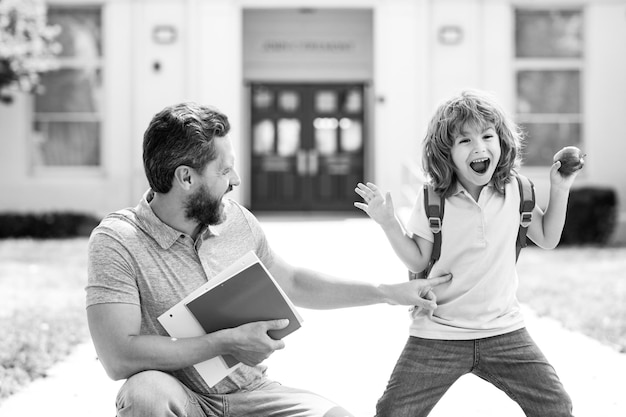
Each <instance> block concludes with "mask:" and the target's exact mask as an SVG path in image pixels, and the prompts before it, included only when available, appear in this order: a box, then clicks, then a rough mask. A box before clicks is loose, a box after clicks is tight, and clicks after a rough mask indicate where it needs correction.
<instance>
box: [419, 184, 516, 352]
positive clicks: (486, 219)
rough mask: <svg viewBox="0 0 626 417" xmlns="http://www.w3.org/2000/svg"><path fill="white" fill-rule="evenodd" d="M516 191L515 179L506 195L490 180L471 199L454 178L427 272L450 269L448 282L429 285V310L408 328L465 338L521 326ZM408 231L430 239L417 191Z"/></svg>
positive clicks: (431, 336)
mask: <svg viewBox="0 0 626 417" xmlns="http://www.w3.org/2000/svg"><path fill="white" fill-rule="evenodd" d="M519 203H520V194H519V190H518V188H517V186H516V182H515V181H511V182H509V183H508V184H507V185H506V187H505V195H504V196H503V195H502V194H500V193H498V192H497V191H496V190H495V188H494V187H493V186H492V185H491V184H490V185H487V186H485V187H484V188H483V189H482V191H481V193H480V195H479V198H478V201H475V200H474V199H473V198H472V196H471V195H470V194H469V193H468V192H467V191H466V190H465V189H464V188H463V187H462V186H461V185H460V184H458V183H457V186H456V190H455V191H454V192H453V193H452V195H451V196H450V197H448V198H446V201H445V207H444V216H443V220H442V230H441V236H442V237H441V239H442V245H441V257H440V258H439V260H438V261H437V262H436V263H435V265H434V266H433V268H432V271H431V273H430V276H439V275H443V274H446V273H448V272H451V273H452V275H453V277H452V280H451V281H450V282H448V283H445V284H442V285H440V286H437V287H435V288H434V289H433V291H434V293H435V295H436V296H437V308H436V309H435V311H434V312H433V313H430V314H428V313H425V312H423V311H422V312H420V313H418V314H413V322H412V324H411V326H410V334H411V335H412V336H416V337H422V338H426V339H444V340H466V339H478V338H483V337H491V336H496V335H500V334H504V333H508V332H511V331H514V330H517V329H520V328H522V327H524V321H523V317H522V314H521V312H520V305H519V302H518V301H517V297H516V292H517V286H518V278H517V271H516V268H515V242H516V239H517V231H518V228H519V221H520V217H519V216H520V214H519ZM407 231H408V232H409V233H410V234H414V235H417V236H420V237H422V238H424V239H426V240H428V241H430V242H433V241H434V238H433V233H432V232H431V230H430V228H429V224H428V219H427V218H426V214H425V212H424V195H423V193H422V192H420V193H419V196H418V199H417V202H416V203H415V206H414V208H413V210H412V213H411V216H410V218H409V221H408V223H407Z"/></svg>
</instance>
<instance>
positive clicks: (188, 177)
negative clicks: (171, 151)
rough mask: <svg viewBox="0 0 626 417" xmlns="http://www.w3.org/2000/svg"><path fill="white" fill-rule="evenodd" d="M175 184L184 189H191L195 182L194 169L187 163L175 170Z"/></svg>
mask: <svg viewBox="0 0 626 417" xmlns="http://www.w3.org/2000/svg"><path fill="white" fill-rule="evenodd" d="M174 184H175V185H178V186H179V187H180V188H182V189H183V190H186V191H187V190H189V189H190V188H191V185H192V184H193V170H192V169H191V168H190V167H188V166H186V165H181V166H179V167H178V168H176V170H175V171H174Z"/></svg>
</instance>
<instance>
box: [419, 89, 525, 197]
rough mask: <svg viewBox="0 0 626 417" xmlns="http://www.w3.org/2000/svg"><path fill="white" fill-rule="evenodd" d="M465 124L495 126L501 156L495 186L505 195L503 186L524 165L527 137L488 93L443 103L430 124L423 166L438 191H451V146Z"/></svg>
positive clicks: (467, 94) (453, 176)
mask: <svg viewBox="0 0 626 417" xmlns="http://www.w3.org/2000/svg"><path fill="white" fill-rule="evenodd" d="M466 124H470V125H476V126H479V127H481V128H485V127H486V126H488V125H493V126H494V128H495V130H496V132H497V134H498V136H499V138H500V147H501V149H502V153H501V155H500V160H499V161H498V165H497V167H496V170H495V172H494V174H493V184H494V186H495V188H496V190H498V192H500V193H502V194H504V186H505V185H506V183H508V182H509V181H510V180H511V175H512V172H513V171H514V170H515V169H518V168H519V167H520V165H521V159H522V157H521V150H522V143H523V140H524V135H523V132H522V130H521V129H520V127H519V126H518V125H517V124H516V123H515V122H514V121H513V120H512V118H511V117H509V116H508V115H507V114H506V113H505V112H504V110H503V109H502V108H501V107H500V105H499V104H498V103H497V101H496V100H495V99H494V98H493V97H492V96H491V95H489V94H488V93H486V92H483V91H478V90H465V91H463V92H461V94H460V95H458V96H456V97H453V98H451V99H449V100H448V101H446V102H445V103H443V104H441V105H440V106H439V108H438V109H437V111H436V112H435V114H434V116H433V117H432V119H431V120H430V123H429V125H428V131H427V132H426V137H425V139H424V144H423V146H424V153H423V167H424V171H425V173H426V176H427V177H428V178H429V180H430V182H431V184H432V185H433V187H434V189H435V191H437V192H439V193H440V194H442V195H443V196H448V195H450V193H451V192H452V186H453V185H454V184H455V182H456V180H457V179H456V174H455V172H454V163H453V162H452V153H451V149H452V145H453V144H454V138H455V137H456V136H457V135H458V134H459V132H460V131H461V129H462V128H463V126H465V125H466Z"/></svg>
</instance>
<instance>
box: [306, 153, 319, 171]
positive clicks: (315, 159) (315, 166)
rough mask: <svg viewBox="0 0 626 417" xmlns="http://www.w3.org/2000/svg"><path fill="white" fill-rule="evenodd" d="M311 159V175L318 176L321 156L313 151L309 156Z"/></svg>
mask: <svg viewBox="0 0 626 417" xmlns="http://www.w3.org/2000/svg"><path fill="white" fill-rule="evenodd" d="M308 157H309V158H308V159H309V175H311V176H313V175H317V172H318V171H319V155H318V154H317V151H316V150H315V149H311V150H310V151H309V154H308Z"/></svg>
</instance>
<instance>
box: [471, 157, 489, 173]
mask: <svg viewBox="0 0 626 417" xmlns="http://www.w3.org/2000/svg"><path fill="white" fill-rule="evenodd" d="M490 163H491V161H490V160H489V158H481V159H477V160H475V161H472V162H470V168H472V169H473V170H474V171H475V172H477V173H479V174H484V173H485V172H487V169H489V164H490Z"/></svg>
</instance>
